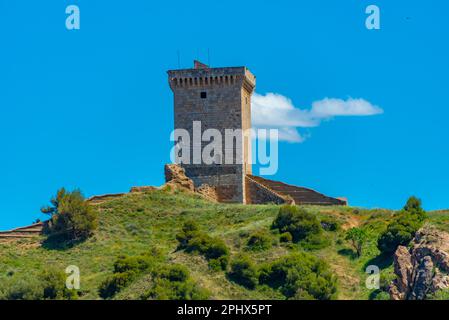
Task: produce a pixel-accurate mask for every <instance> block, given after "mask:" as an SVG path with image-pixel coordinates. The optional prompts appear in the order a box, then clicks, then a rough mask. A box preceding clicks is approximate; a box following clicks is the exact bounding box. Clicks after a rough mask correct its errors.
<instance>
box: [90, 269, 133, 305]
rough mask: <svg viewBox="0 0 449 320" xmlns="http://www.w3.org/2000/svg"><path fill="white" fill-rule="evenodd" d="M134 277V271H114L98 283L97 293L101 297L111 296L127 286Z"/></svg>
mask: <svg viewBox="0 0 449 320" xmlns="http://www.w3.org/2000/svg"><path fill="white" fill-rule="evenodd" d="M135 277H136V273H134V272H120V273H114V274H113V275H112V276H110V277H109V278H107V279H106V280H105V281H103V282H102V283H101V284H100V287H99V288H98V293H99V294H100V297H102V298H103V299H108V298H112V297H113V296H114V295H115V294H117V293H118V292H119V291H121V290H122V289H123V288H125V287H126V286H128V285H129V284H130V283H131V282H132V281H133V280H134V279H135Z"/></svg>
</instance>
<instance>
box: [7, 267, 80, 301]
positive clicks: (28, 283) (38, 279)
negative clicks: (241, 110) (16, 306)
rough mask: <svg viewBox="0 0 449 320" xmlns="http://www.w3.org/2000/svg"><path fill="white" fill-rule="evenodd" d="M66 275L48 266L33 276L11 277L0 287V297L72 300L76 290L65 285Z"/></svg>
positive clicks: (75, 296) (10, 298) (8, 298)
mask: <svg viewBox="0 0 449 320" xmlns="http://www.w3.org/2000/svg"><path fill="white" fill-rule="evenodd" d="M66 277H67V275H66V274H65V273H64V272H62V271H58V270H57V269H54V268H49V269H47V270H45V271H43V272H42V273H40V274H38V275H37V276H34V277H25V278H11V279H9V280H8V281H7V283H6V284H5V287H0V292H1V294H0V299H5V300H74V299H77V297H78V295H77V291H76V290H69V289H67V287H66Z"/></svg>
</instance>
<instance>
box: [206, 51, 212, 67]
mask: <svg viewBox="0 0 449 320" xmlns="http://www.w3.org/2000/svg"><path fill="white" fill-rule="evenodd" d="M207 65H208V66H209V67H210V68H211V67H212V66H211V64H210V50H209V48H207Z"/></svg>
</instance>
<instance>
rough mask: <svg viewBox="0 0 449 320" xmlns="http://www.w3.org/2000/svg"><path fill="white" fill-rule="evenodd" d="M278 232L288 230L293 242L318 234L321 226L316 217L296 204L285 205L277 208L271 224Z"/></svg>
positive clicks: (320, 231) (321, 229)
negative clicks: (276, 213) (277, 210)
mask: <svg viewBox="0 0 449 320" xmlns="http://www.w3.org/2000/svg"><path fill="white" fill-rule="evenodd" d="M272 228H273V229H279V232H281V233H285V232H289V233H290V234H291V235H292V238H293V242H299V241H301V240H304V239H306V238H307V237H309V236H311V235H319V234H321V233H322V231H323V228H322V227H321V224H320V222H319V221H318V219H317V217H316V216H315V215H313V214H311V213H309V212H307V211H306V210H304V209H302V208H301V209H300V208H298V207H297V206H290V205H285V206H282V207H281V208H280V209H279V213H278V215H277V217H276V219H275V220H274V222H273V225H272Z"/></svg>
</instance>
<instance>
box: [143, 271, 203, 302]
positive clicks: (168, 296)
mask: <svg viewBox="0 0 449 320" xmlns="http://www.w3.org/2000/svg"><path fill="white" fill-rule="evenodd" d="M141 298H142V299H143V300H206V299H208V298H209V293H208V292H207V291H206V290H204V289H202V288H200V287H199V286H198V285H197V284H196V283H195V282H194V281H193V280H192V279H191V278H190V275H189V271H188V270H187V268H185V267H184V266H180V265H173V266H170V267H165V268H162V270H158V271H154V272H153V279H152V287H151V289H150V290H148V291H147V292H145V293H144V294H143V295H142V297H141Z"/></svg>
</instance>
